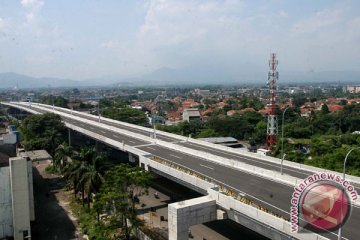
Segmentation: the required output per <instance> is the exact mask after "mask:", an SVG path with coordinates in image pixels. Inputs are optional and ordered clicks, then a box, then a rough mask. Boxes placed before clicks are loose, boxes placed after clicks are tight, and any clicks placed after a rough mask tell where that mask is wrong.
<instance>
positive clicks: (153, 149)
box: [146, 147, 156, 151]
mask: <svg viewBox="0 0 360 240" xmlns="http://www.w3.org/2000/svg"><path fill="white" fill-rule="evenodd" d="M146 148H148V149H151V150H154V151H156V149H155V148H152V147H146Z"/></svg>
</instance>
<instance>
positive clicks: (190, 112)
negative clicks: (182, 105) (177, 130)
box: [183, 108, 200, 122]
mask: <svg viewBox="0 0 360 240" xmlns="http://www.w3.org/2000/svg"><path fill="white" fill-rule="evenodd" d="M183 120H184V121H188V122H189V121H194V120H200V112H199V109H197V108H188V109H184V111H183Z"/></svg>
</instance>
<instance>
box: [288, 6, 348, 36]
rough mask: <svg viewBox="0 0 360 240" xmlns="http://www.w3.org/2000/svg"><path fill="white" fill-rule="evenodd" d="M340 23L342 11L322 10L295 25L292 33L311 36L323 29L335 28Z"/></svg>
mask: <svg viewBox="0 0 360 240" xmlns="http://www.w3.org/2000/svg"><path fill="white" fill-rule="evenodd" d="M341 21H342V11H340V10H338V9H324V10H322V11H318V12H316V13H315V14H314V15H312V16H311V17H309V18H306V19H303V20H301V21H300V22H298V23H297V24H295V26H294V27H293V29H292V32H293V33H295V34H312V33H315V32H318V31H320V30H322V29H324V28H328V27H332V26H335V25H337V24H339V23H340V22H341Z"/></svg>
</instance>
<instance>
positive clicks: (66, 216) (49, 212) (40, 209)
mask: <svg viewBox="0 0 360 240" xmlns="http://www.w3.org/2000/svg"><path fill="white" fill-rule="evenodd" d="M49 164H50V163H49V162H47V161H46V162H45V161H43V162H39V163H37V162H34V163H33V176H34V198H35V218H36V220H35V222H33V223H32V225H31V231H32V239H34V240H71V239H79V240H80V239H84V238H82V237H81V236H80V232H79V230H78V227H77V223H76V219H75V218H74V216H72V214H71V212H70V210H69V203H70V199H71V194H72V193H71V192H70V191H66V190H65V189H64V185H65V184H64V181H63V180H62V179H61V178H60V177H59V176H56V175H53V174H48V173H46V172H45V168H46V166H48V165H49Z"/></svg>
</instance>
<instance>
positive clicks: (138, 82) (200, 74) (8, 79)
mask: <svg viewBox="0 0 360 240" xmlns="http://www.w3.org/2000/svg"><path fill="white" fill-rule="evenodd" d="M266 82H267V72H266V71H265V72H262V71H252V72H250V71H247V72H246V71H239V70H234V69H233V70H232V71H231V70H229V71H226V70H224V69H219V68H215V67H209V66H203V67H198V66H197V67H195V66H194V67H190V68H183V69H173V68H167V67H164V68H160V69H157V70H155V71H153V72H151V73H148V74H144V75H142V76H139V77H133V78H121V77H115V76H112V77H103V78H93V79H88V80H82V81H76V80H71V79H61V78H46V77H44V78H35V77H30V76H26V75H22V74H17V73H12V72H8V73H0V88H15V87H19V88H20V89H22V88H48V87H87V86H106V85H107V86H118V87H134V86H161V85H162V86H164V85H205V84H246V85H251V84H262V83H263V84H266ZM320 82H324V83H325V82H333V83H356V84H359V83H360V71H323V72H307V73H305V72H281V71H280V73H279V82H278V84H287V83H320Z"/></svg>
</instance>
